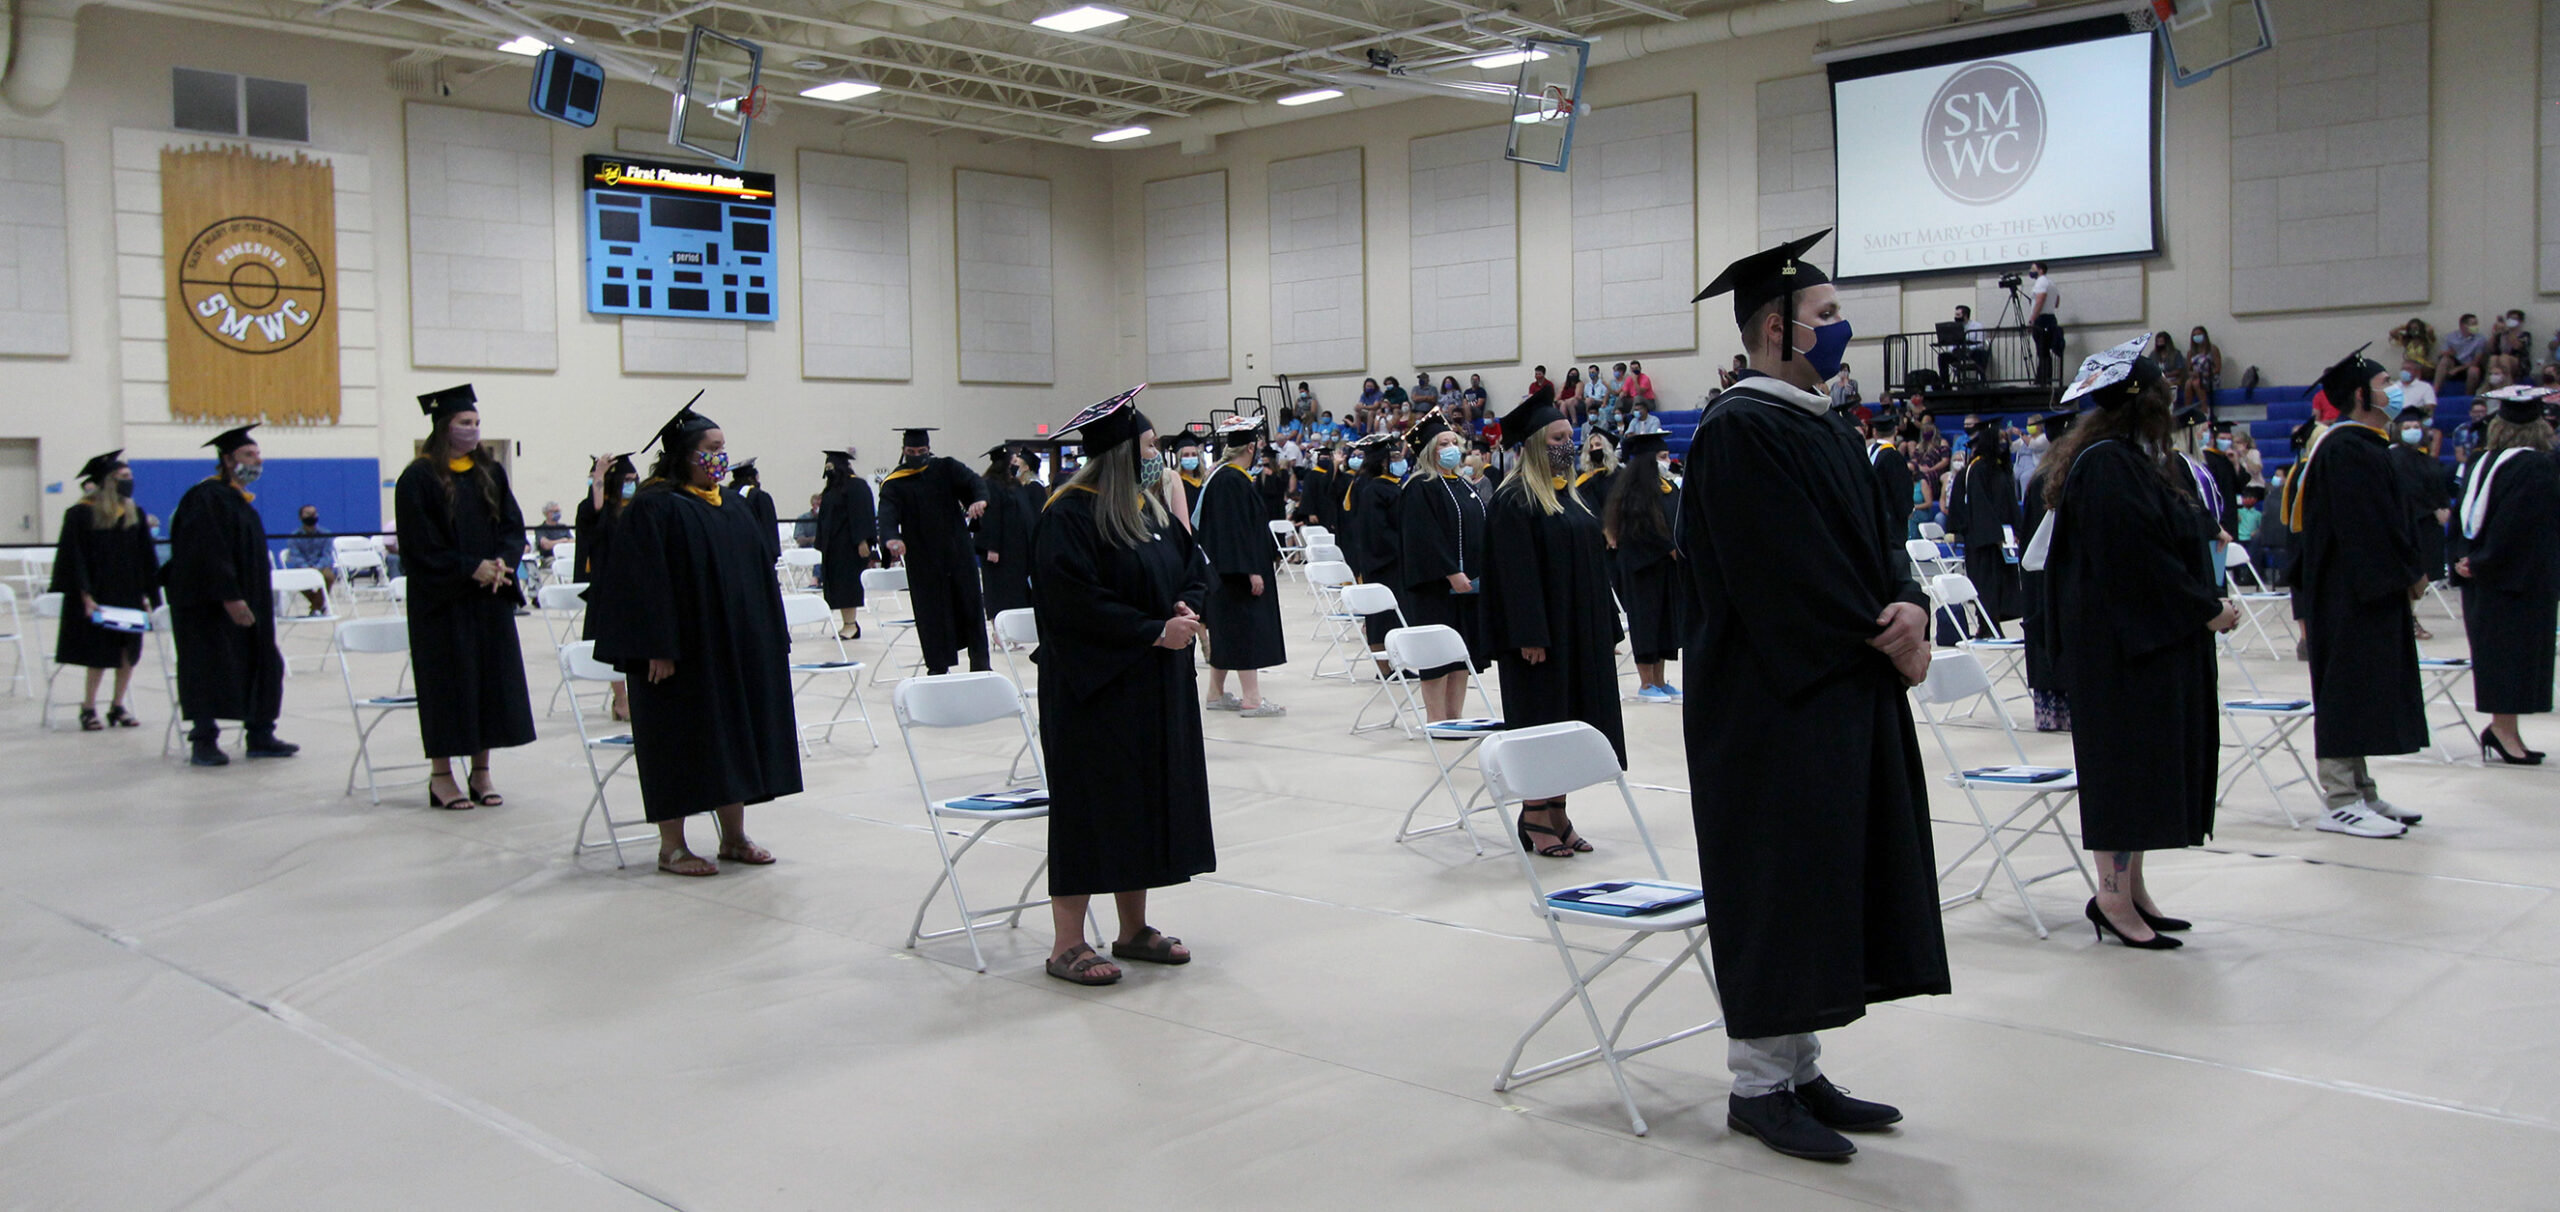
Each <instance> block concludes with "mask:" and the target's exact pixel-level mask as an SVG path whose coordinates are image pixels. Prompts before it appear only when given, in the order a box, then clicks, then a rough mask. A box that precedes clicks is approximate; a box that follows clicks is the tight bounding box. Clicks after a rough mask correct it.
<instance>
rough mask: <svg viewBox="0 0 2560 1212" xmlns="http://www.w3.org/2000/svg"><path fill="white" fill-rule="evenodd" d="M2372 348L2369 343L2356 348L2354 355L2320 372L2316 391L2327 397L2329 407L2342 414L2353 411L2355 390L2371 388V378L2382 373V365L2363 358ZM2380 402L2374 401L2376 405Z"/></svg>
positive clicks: (2371, 344) (2371, 343)
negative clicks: (2365, 352) (2366, 351)
mask: <svg viewBox="0 0 2560 1212" xmlns="http://www.w3.org/2000/svg"><path fill="white" fill-rule="evenodd" d="M2372 346H2373V342H2371V341H2367V342H2365V343H2364V344H2362V345H2359V346H2356V351H2355V352H2354V353H2351V354H2348V355H2347V356H2346V357H2343V358H2340V359H2338V361H2337V362H2336V363H2335V364H2334V365H2332V366H2330V367H2329V369H2327V370H2324V371H2321V372H2320V384H2319V388H2318V390H2319V392H2320V393H2321V394H2322V395H2324V396H2326V397H2328V400H2329V407H2331V408H2334V409H2337V410H2338V411H2339V412H2342V413H2343V412H2350V411H2353V410H2354V408H2355V399H2356V389H2357V388H2359V387H2368V386H2371V385H2372V383H2373V377H2374V376H2375V375H2378V374H2381V373H2383V369H2382V363H2380V362H2376V361H2374V360H2373V359H2371V358H2368V357H2366V356H2364V351H2365V350H2367V349H2369V348H2371V347H2372ZM2380 402H2381V401H2379V400H2376V401H2375V403H2377V404H2378V403H2380Z"/></svg>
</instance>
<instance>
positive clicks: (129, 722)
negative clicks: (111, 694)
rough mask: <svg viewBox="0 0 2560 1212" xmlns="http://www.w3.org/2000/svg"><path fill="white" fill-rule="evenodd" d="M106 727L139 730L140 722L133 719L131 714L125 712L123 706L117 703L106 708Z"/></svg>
mask: <svg viewBox="0 0 2560 1212" xmlns="http://www.w3.org/2000/svg"><path fill="white" fill-rule="evenodd" d="M107 726H108V727H110V728H140V727H142V721H141V720H138V719H135V718H134V715H133V713H132V712H130V711H127V710H125V709H124V704H122V703H118V704H116V705H115V706H112V707H109V708H107Z"/></svg>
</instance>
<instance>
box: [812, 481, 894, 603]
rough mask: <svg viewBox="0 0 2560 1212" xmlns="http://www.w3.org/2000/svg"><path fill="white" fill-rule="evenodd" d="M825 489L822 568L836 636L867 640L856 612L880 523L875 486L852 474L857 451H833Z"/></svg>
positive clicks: (820, 549) (820, 497)
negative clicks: (874, 504)
mask: <svg viewBox="0 0 2560 1212" xmlns="http://www.w3.org/2000/svg"><path fill="white" fill-rule="evenodd" d="M826 454H827V479H826V488H825V490H824V491H822V492H820V493H819V494H818V567H819V568H820V569H821V570H823V571H824V572H825V574H826V581H825V588H826V594H827V605H829V606H831V607H834V608H835V611H836V614H837V615H838V616H839V617H838V620H837V627H836V634H837V635H838V636H840V637H842V638H844V639H848V640H856V639H860V638H862V623H861V621H860V620H858V619H856V618H855V617H854V612H855V611H857V610H860V609H861V608H862V570H863V569H865V568H869V567H871V540H872V538H873V537H874V533H875V531H876V529H877V527H878V523H879V519H878V518H877V516H875V515H874V513H873V511H872V504H871V481H869V480H866V479H863V478H862V476H861V475H860V474H858V473H857V472H855V471H854V469H853V452H852V451H850V450H830V451H828V452H826Z"/></svg>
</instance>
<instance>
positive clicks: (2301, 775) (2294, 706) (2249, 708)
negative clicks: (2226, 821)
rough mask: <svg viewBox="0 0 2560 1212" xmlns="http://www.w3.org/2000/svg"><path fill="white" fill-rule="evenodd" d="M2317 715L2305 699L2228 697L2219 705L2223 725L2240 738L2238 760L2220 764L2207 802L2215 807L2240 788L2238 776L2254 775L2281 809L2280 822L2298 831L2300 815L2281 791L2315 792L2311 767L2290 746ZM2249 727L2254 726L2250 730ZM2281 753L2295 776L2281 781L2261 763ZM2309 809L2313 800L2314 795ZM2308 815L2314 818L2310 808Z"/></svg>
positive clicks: (2316, 784) (2297, 749)
mask: <svg viewBox="0 0 2560 1212" xmlns="http://www.w3.org/2000/svg"><path fill="white" fill-rule="evenodd" d="M2316 714H2317V711H2316V709H2315V708H2314V707H2313V706H2312V704H2311V700H2309V699H2307V698H2305V699H2265V698H2249V699H2230V700H2226V701H2224V703H2223V704H2222V718H2223V721H2224V722H2226V723H2228V724H2230V725H2231V731H2232V733H2233V735H2235V736H2238V737H2239V738H2240V754H2239V756H2238V757H2235V758H2233V759H2231V760H2230V761H2228V762H2225V763H2223V766H2222V769H2221V770H2220V771H2218V772H2217V773H2216V774H2215V790H2214V796H2213V802H2214V804H2215V806H2216V807H2219V806H2221V805H2223V804H2225V803H2227V802H2228V801H2229V800H2230V798H2231V792H2232V790H2233V789H2234V788H2236V787H2238V786H2239V784H2240V776H2241V775H2242V774H2243V773H2247V772H2251V771H2254V772H2256V773H2257V776H2258V781H2259V782H2260V783H2263V784H2265V785H2266V788H2267V795H2268V797H2269V798H2271V799H2273V800H2275V802H2276V807H2277V808H2279V809H2281V810H2283V812H2284V819H2285V822H2286V823H2287V824H2289V825H2291V826H2292V827H2294V828H2296V829H2300V828H2302V817H2301V815H2300V814H2298V813H2296V812H2294V810H2293V805H2292V804H2291V803H2288V802H2287V801H2286V800H2285V798H2284V791H2285V788H2287V787H2306V786H2307V787H2313V788H2317V787H2318V785H2319V779H2318V778H2317V777H2315V776H2314V775H2313V774H2312V773H2311V765H2310V763H2309V762H2307V761H2305V760H2303V756H2302V750H2301V749H2300V748H2298V747H2296V746H2295V745H2294V743H2293V737H2294V734H2295V733H2297V732H2300V731H2302V729H2303V727H2304V726H2305V725H2307V724H2309V723H2311V721H2312V719H2313V717H2314V716H2315V715H2316ZM2253 726H2254V727H2253ZM2278 750H2282V751H2283V752H2284V754H2285V755H2286V756H2287V757H2290V758H2292V759H2293V768H2294V770H2295V772H2296V777H2294V778H2289V779H2286V780H2284V781H2282V782H2278V781H2276V778H2275V776H2274V775H2271V774H2269V773H2267V761H2268V759H2270V758H2272V757H2274V756H2275V755H2276V752H2277V751H2278ZM2314 802H2315V805H2316V803H2317V797H2316V794H2315V797H2314ZM2312 815H2314V816H2317V815H2319V811H2318V809H2317V807H2316V806H2315V808H2314V810H2313V812H2312Z"/></svg>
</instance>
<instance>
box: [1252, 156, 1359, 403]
mask: <svg viewBox="0 0 2560 1212" xmlns="http://www.w3.org/2000/svg"><path fill="white" fill-rule="evenodd" d="M1270 191H1271V204H1270V210H1269V212H1268V213H1269V220H1268V224H1267V226H1268V229H1269V232H1270V257H1271V369H1272V370H1274V371H1277V372H1279V373H1281V374H1285V375H1314V374H1358V373H1361V372H1362V371H1363V370H1365V369H1366V368H1367V365H1368V360H1369V353H1368V350H1369V338H1368V331H1369V329H1368V236H1367V224H1366V220H1365V218H1364V216H1363V214H1362V208H1363V205H1364V202H1363V199H1364V198H1365V197H1366V194H1367V189H1366V187H1365V178H1364V176H1363V164H1362V160H1361V155H1360V149H1358V148H1346V149H1344V150H1342V151H1335V152H1325V153H1323V154H1321V155H1314V156H1300V157H1298V158H1296V159H1291V160H1274V161H1272V162H1271V169H1270Z"/></svg>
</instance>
